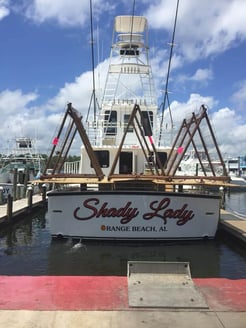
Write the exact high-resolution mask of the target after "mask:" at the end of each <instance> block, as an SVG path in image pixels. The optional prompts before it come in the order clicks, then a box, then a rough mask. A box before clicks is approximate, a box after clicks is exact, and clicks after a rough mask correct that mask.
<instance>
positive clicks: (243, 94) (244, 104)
mask: <svg viewBox="0 0 246 328" xmlns="http://www.w3.org/2000/svg"><path fill="white" fill-rule="evenodd" d="M238 85H239V89H238V90H237V91H236V92H235V93H234V94H233V95H232V100H233V102H234V103H235V104H236V106H237V108H238V109H239V110H243V111H244V112H245V108H246V80H244V81H241V82H240V83H239V84H238Z"/></svg>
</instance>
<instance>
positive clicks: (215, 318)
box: [0, 310, 246, 328]
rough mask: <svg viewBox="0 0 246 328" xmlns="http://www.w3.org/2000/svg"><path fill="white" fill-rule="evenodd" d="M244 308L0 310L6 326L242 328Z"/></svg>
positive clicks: (1, 321) (0, 321)
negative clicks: (209, 310) (237, 309)
mask: <svg viewBox="0 0 246 328" xmlns="http://www.w3.org/2000/svg"><path fill="white" fill-rule="evenodd" d="M245 326H246V313H245V312H197V311H196V312H184V311H178V312H172V311H168V312H166V311H160V310H156V311H153V310H141V311H93V312H91V311H28V310H21V311H0V327H8V328H68V327H69V328H70V327H71V328H79V327H82V328H95V327H97V328H116V327H117V328H126V327H127V328H141V327H143V328H160V327H162V328H179V327H182V328H191V327H194V328H196V327H197V328H245Z"/></svg>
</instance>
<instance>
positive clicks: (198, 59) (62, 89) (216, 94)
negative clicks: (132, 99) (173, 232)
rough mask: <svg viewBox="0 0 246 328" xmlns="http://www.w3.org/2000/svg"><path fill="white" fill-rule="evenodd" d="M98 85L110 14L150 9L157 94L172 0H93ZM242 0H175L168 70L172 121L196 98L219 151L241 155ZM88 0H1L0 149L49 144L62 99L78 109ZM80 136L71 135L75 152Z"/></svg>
mask: <svg viewBox="0 0 246 328" xmlns="http://www.w3.org/2000/svg"><path fill="white" fill-rule="evenodd" d="M91 3H92V13H93V36H94V53H95V68H96V70H97V72H100V75H99V73H98V74H97V81H96V92H97V93H98V95H99V96H98V97H99V99H100V91H101V90H102V88H103V81H104V80H105V76H106V72H107V68H108V62H109V55H110V46H111V41H112V28H113V22H114V17H115V16H118V15H131V14H132V13H133V11H134V14H135V15H138V16H142V15H143V16H145V17H146V18H147V19H148V28H149V46H150V61H151V64H152V70H153V75H154V78H155V86H156V92H157V95H158V101H159V103H161V101H162V100H163V90H164V89H165V82H166V74H167V67H168V59H169V53H170V46H169V44H170V42H171V39H172V33H173V26H174V17H175V10H176V1H175V0H140V1H138V0H135V1H134V0H133V1H129V0H118V1H115V0H92V2H91ZM245 12H246V0H213V1H212V2H210V1H207V0H199V1H198V0H180V1H179V10H178V20H177V27H176V34H175V45H174V48H173V57H172V65H171V72H170V79H169V86H168V91H169V101H170V103H171V111H172V116H173V119H174V123H175V122H177V124H178V122H179V121H180V119H183V118H184V117H186V116H187V115H188V114H189V113H192V112H194V111H196V110H197V109H198V108H200V106H201V105H202V104H205V105H206V106H207V108H208V114H209V118H210V120H211V122H212V126H213V129H214V132H215V135H216V138H217V141H218V144H219V147H220V150H221V152H222V155H223V156H224V157H225V158H226V157H231V156H245V155H246V132H245V131H246V64H245V58H246V24H245ZM90 30H91V22H90V0H69V1H67V0H52V1H51V0H0V115H1V125H0V154H1V153H5V154H6V152H7V151H8V148H9V147H11V145H12V143H13V140H14V138H16V137H23V136H25V137H31V138H35V139H36V140H37V144H36V146H37V148H38V150H39V152H41V153H47V154H48V153H49V150H50V149H51V147H52V140H53V138H54V136H55V135H56V132H57V129H58V128H59V124H60V123H61V120H62V117H63V115H64V112H65V109H66V106H67V103H68V102H71V103H72V104H73V107H75V108H76V109H77V110H79V111H80V112H81V113H82V115H83V116H84V117H86V115H87V111H88V108H89V103H90V98H91V95H92V89H93V84H92V59H91V33H90ZM80 144H81V141H80V140H79V139H78V137H77V139H76V140H75V142H74V145H73V152H74V154H78V155H79V148H80Z"/></svg>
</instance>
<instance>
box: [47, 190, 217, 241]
mask: <svg viewBox="0 0 246 328" xmlns="http://www.w3.org/2000/svg"><path fill="white" fill-rule="evenodd" d="M219 207H220V198H219V196H217V195H216V196H215V195H200V194H185V193H178V192H177V193H166V192H140V191H80V192H70V191H55V190H54V191H51V192H50V193H48V213H47V219H48V220H49V222H50V230H51V235H52V236H53V237H55V236H56V237H59V236H62V237H74V238H76V237H79V238H84V239H139V240H145V239H158V240H159V239H160V240H163V239H167V240H170V239H202V238H213V237H214V236H215V234H216V230H217V226H218V220H219Z"/></svg>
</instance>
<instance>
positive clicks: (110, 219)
mask: <svg viewBox="0 0 246 328" xmlns="http://www.w3.org/2000/svg"><path fill="white" fill-rule="evenodd" d="M147 33H148V26H147V20H146V18H145V17H140V16H118V17H116V18H115V21H114V31H113V40H114V41H113V45H112V48H111V58H110V64H109V69H108V75H107V80H106V86H105V92H104V95H103V101H102V107H101V109H100V110H99V112H98V113H97V116H96V119H95V118H92V120H91V121H90V122H83V123H82V117H81V116H80V114H79V113H78V112H77V111H76V110H75V109H74V108H73V107H72V104H68V108H67V111H66V114H65V117H64V121H63V124H62V126H61V129H60V131H59V133H58V134H57V135H56V137H55V138H54V141H53V150H52V152H51V157H52V155H53V154H54V153H58V154H60V155H61V156H60V160H59V159H58V161H57V165H56V166H55V167H54V168H53V171H52V172H50V171H49V175H44V176H43V177H42V182H45V183H50V184H52V185H53V186H54V185H55V186H56V187H57V188H55V189H53V190H52V191H50V192H48V214H47V217H48V219H49V221H50V230H51V234H52V236H54V237H68V236H69V237H74V238H77V237H78V238H83V239H117V240H121V239H127V240H150V239H151V240H156V239H157V240H158V239H164V240H165V239H201V238H213V237H214V236H215V233H216V230H217V225H218V220H219V212H220V197H219V195H218V194H216V195H214V194H208V193H205V192H202V191H199V192H198V190H192V191H189V192H183V191H182V185H183V184H190V183H194V184H197V182H196V181H193V180H192V182H191V179H190V180H189V181H187V180H184V179H181V178H180V177H178V178H177V179H179V180H175V177H174V176H172V177H170V176H167V175H166V173H165V170H166V168H167V167H168V160H169V158H173V157H175V156H176V154H177V152H176V151H174V149H173V148H171V147H164V146H161V145H159V144H158V142H156V141H157V140H158V139H159V133H160V123H159V121H160V120H159V119H158V106H157V101H156V98H155V95H154V86H153V79H152V72H151V66H150V63H149V59H148V58H149V57H148V50H149V45H148V43H147V40H148V38H147ZM68 117H69V119H71V121H72V123H71V124H70V125H68V130H67V132H66V133H65V134H64V137H62V133H63V128H64V127H65V125H66V124H65V120H66V118H68ZM74 127H75V128H74ZM77 131H78V132H79V134H80V137H81V139H82V141H83V145H82V147H81V160H80V164H79V167H77V171H76V172H75V171H71V170H70V171H69V170H68V169H65V170H64V167H65V166H64V158H65V155H62V152H63V154H67V150H66V147H65V144H66V145H67V144H69V145H71V141H68V140H69V135H70V136H71V138H72V137H73V136H74V134H75V133H76V132H77ZM62 140H65V141H66V142H65V141H62ZM59 147H60V148H59ZM64 149H65V150H64ZM172 154H175V155H172ZM51 157H50V158H51ZM48 167H49V162H48V163H47V168H48ZM60 172H63V173H60ZM66 172H69V173H67V174H66ZM73 172H74V173H73ZM173 179H174V180H173ZM221 183H222V182H221ZM64 185H66V188H64ZM61 186H62V187H61ZM76 186H77V187H78V186H79V188H77V190H76ZM176 186H179V187H176Z"/></svg>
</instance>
